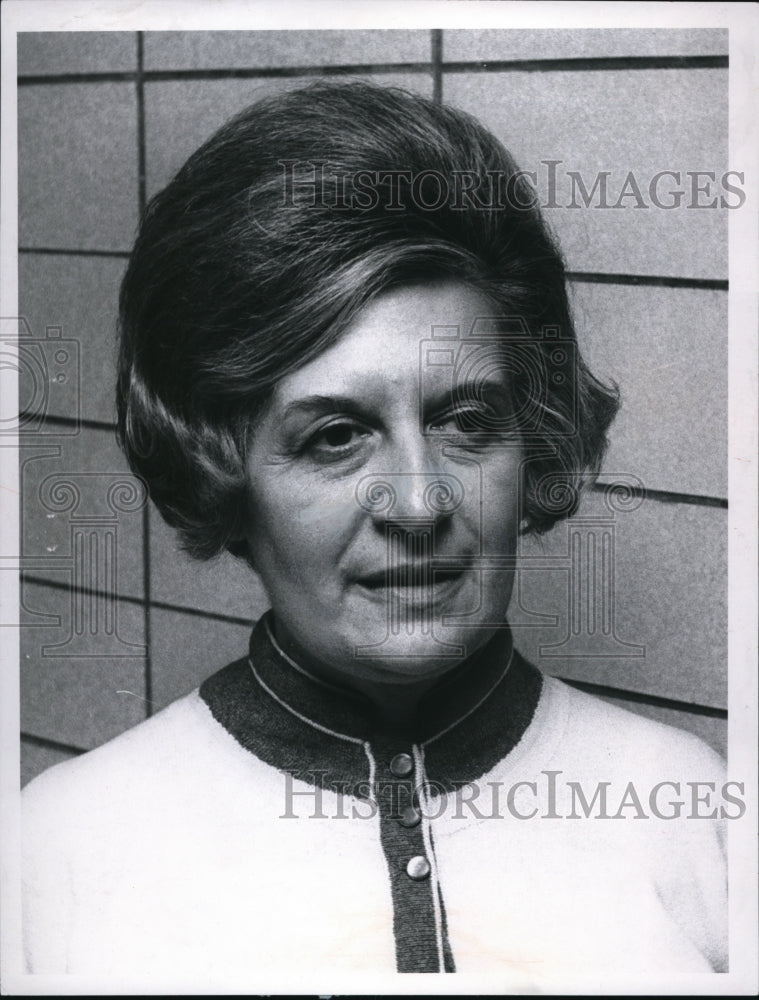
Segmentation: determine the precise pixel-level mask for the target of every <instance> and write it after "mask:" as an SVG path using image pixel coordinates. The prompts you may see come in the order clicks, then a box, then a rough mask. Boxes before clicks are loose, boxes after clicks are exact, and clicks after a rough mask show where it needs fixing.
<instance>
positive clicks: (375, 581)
mask: <svg viewBox="0 0 759 1000" xmlns="http://www.w3.org/2000/svg"><path fill="white" fill-rule="evenodd" d="M466 576H467V572H466V569H465V568H463V567H462V568H450V567H448V568H446V567H441V566H435V565H433V564H432V563H415V564H410V563H409V564H403V565H400V566H387V567H385V568H384V569H381V570H377V571H375V572H373V573H367V574H365V575H363V576H361V577H359V578H358V579H357V581H356V583H357V584H358V586H359V587H361V589H362V590H363V591H364V592H365V593H366V594H367V595H368V596H369V597H371V598H373V599H375V600H379V601H388V600H393V601H400V602H402V603H404V604H408V605H412V604H413V605H415V606H427V607H429V608H430V610H431V609H432V606H433V605H434V604H435V603H438V602H439V601H441V600H442V599H443V598H445V597H448V596H450V595H451V594H453V593H454V592H455V591H456V590H457V589H458V588H459V587H460V586H461V584H462V583H463V581H464V580H465V579H466Z"/></svg>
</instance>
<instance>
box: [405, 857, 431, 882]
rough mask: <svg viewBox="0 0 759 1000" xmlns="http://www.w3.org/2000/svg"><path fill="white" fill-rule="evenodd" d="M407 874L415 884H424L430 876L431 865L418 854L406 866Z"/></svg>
mask: <svg viewBox="0 0 759 1000" xmlns="http://www.w3.org/2000/svg"><path fill="white" fill-rule="evenodd" d="M406 874H407V875H408V877H409V878H412V879H413V880H414V881H415V882H423V881H424V880H425V879H426V878H427V877H428V876H429V874H430V863H429V861H428V860H427V859H426V858H425V856H424V855H423V854H417V855H416V857H414V858H411V859H410V860H409V863H408V864H407V865H406Z"/></svg>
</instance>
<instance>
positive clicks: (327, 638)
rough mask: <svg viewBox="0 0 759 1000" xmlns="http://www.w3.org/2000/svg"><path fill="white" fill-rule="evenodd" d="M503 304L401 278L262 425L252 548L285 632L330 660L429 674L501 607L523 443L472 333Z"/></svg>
mask: <svg viewBox="0 0 759 1000" xmlns="http://www.w3.org/2000/svg"><path fill="white" fill-rule="evenodd" d="M492 314H493V310H492V307H490V306H489V305H488V302H487V300H486V299H485V298H484V297H483V296H482V295H481V294H480V293H478V292H476V291H473V290H472V289H471V288H469V287H468V286H466V285H463V284H460V283H457V282H445V283H441V284H430V285H416V286H410V287H406V288H401V289H398V290H393V291H389V292H387V293H386V294H384V295H383V296H381V297H379V298H377V299H376V300H374V301H373V302H371V303H370V304H369V305H367V306H366V307H365V308H364V310H363V311H362V312H361V313H360V314H359V315H358V317H357V318H356V319H355V321H354V322H353V323H352V325H351V326H350V327H349V329H348V330H347V331H346V332H345V334H344V335H343V336H342V337H341V338H340V340H339V341H337V342H336V343H335V344H334V345H333V346H332V347H330V348H328V349H327V350H325V351H324V352H323V353H322V354H321V355H319V356H318V357H317V358H316V359H315V360H313V361H311V362H309V363H308V364H306V365H304V366H303V367H302V368H300V369H299V370H297V371H295V372H294V373H292V374H290V375H288V376H286V377H285V378H283V379H282V380H281V381H280V382H279V384H278V386H277V388H276V391H275V393H274V397H273V399H272V402H271V404H270V405H269V407H268V409H267V411H266V412H265V414H264V415H263V417H262V418H261V420H260V421H259V423H258V424H257V426H256V428H255V431H254V434H253V441H252V446H251V448H250V452H249V456H248V476H249V487H250V489H249V493H250V522H249V530H248V544H249V549H250V553H251V557H252V562H253V565H254V566H255V568H256V570H257V572H258V573H259V575H260V577H261V579H262V581H263V584H264V586H265V588H266V590H267V592H268V595H269V598H270V600H271V604H272V608H273V611H274V617H275V620H276V624H277V633H278V636H279V638H280V640H281V641H282V642H283V643H284V644H285V645H286V647H287V648H289V649H290V650H292V651H293V652H294V654H295V655H298V656H300V657H301V658H302V660H303V661H304V662H310V663H311V665H312V666H314V667H317V668H319V669H320V670H321V672H322V673H323V674H325V675H327V676H331V677H333V678H338V679H343V680H347V681H348V683H353V684H354V685H356V686H359V687H361V686H362V685H364V684H366V683H369V684H371V683H377V682H383V681H385V682H390V683H395V684H397V683H399V682H407V681H409V682H411V681H415V682H419V681H425V680H433V679H434V678H436V677H437V676H439V675H441V674H442V673H444V672H446V670H448V669H450V668H451V667H453V666H455V665H456V663H458V662H460V660H461V659H462V658H464V657H466V656H469V655H471V654H472V653H473V652H475V651H476V650H477V649H478V648H479V647H480V646H482V645H483V644H484V643H485V642H486V641H487V640H488V639H489V638H490V637H491V636H492V634H493V632H494V630H495V629H496V628H497V627H498V625H499V624H503V623H504V621H505V614H506V609H507V607H508V604H509V598H510V596H511V589H512V582H513V565H511V564H510V560H511V559H513V556H514V553H515V547H516V535H517V527H518V509H519V497H518V493H519V483H520V465H521V459H522V451H521V447H520V442H519V439H518V436H517V435H516V434H515V433H514V432H513V428H512V425H511V422H510V415H511V407H510V400H509V389H508V380H507V378H506V376H505V374H504V373H503V370H502V367H501V366H500V365H499V364H493V362H492V359H493V345H492V343H491V344H489V345H487V344H485V345H483V343H482V342H476V341H474V340H473V339H472V338H471V337H470V331H471V328H472V324H473V323H474V321H475V319H477V318H478V317H492ZM433 327H438V329H437V330H436V331H435V339H434V341H431V338H432V335H433V330H432V328H433ZM440 327H445V328H447V329H445V330H442V331H441V330H440V329H439V328H440ZM478 352H479V355H481V356H482V357H483V358H485V359H487V363H483V364H479V362H478ZM483 352H484V353H483ZM467 373H469V375H467ZM476 374H479V376H481V379H480V382H479V383H478V385H477V387H476V388H474V387H473V384H472V382H471V380H470V377H471V376H473V375H476Z"/></svg>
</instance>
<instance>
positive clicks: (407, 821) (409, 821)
mask: <svg viewBox="0 0 759 1000" xmlns="http://www.w3.org/2000/svg"><path fill="white" fill-rule="evenodd" d="M421 821H422V814H421V813H420V812H419V811H418V810H417V809H415V808H414V806H406V808H405V809H404V810H403V812H402V813H401V815H400V817H399V818H398V822H399V823H400V824H401V826H418V824H419V823H421Z"/></svg>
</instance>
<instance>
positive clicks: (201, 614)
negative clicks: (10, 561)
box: [21, 569, 256, 628]
mask: <svg viewBox="0 0 759 1000" xmlns="http://www.w3.org/2000/svg"><path fill="white" fill-rule="evenodd" d="M21 576H22V577H23V580H24V582H25V583H36V584H38V585H39V586H43V587H50V588H51V589H52V590H71V584H70V583H61V582H60V581H59V580H50V579H48V578H47V577H44V576H37V575H36V574H35V573H27V572H25V571H24V570H23V569H22V570H21ZM87 593H88V594H90V593H91V594H93V595H94V596H95V597H106V596H108V595H107V594H104V593H103V592H102V591H100V590H96V589H93V588H87ZM111 596H112V595H111ZM116 600H117V601H121V602H123V603H124V604H139V605H142V606H144V607H146V608H148V610H149V609H150V608H157V609H158V610H159V611H177V612H179V613H180V614H183V615H191V616H193V617H195V618H206V619H210V620H211V621H219V622H227V624H229V625H247V626H250V627H251V628H252V627H253V626H254V625H255V623H256V622H255V619H253V618H241V617H239V616H238V615H225V614H224V613H223V612H221V611H204V610H202V609H201V608H189V607H186V606H185V605H183V604H172V603H170V602H169V601H150V604H149V606H148V601H147V599H146V598H145V597H133V596H131V595H130V594H117V595H116ZM28 627H30V628H32V627H33V626H28Z"/></svg>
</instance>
